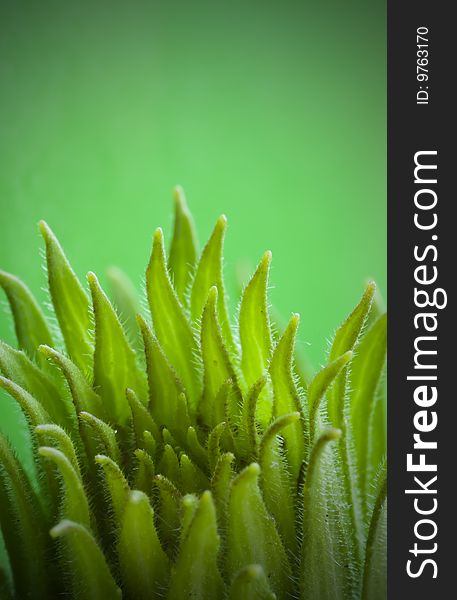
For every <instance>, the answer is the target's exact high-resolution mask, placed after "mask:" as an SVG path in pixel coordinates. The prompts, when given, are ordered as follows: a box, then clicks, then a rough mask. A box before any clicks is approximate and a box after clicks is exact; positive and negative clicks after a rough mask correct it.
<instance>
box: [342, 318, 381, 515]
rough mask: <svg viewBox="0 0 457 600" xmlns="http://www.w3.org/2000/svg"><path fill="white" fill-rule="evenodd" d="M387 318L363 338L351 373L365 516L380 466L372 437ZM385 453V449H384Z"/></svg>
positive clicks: (352, 422)
mask: <svg viewBox="0 0 457 600" xmlns="http://www.w3.org/2000/svg"><path fill="white" fill-rule="evenodd" d="M386 341H387V315H386V314H384V315H382V316H381V317H380V318H379V319H378V320H377V321H375V322H374V324H373V325H372V326H371V328H370V329H369V330H368V331H367V332H366V334H365V335H364V337H363V338H362V340H361V342H360V344H359V346H358V350H357V354H356V356H355V357H354V360H353V361H352V370H351V387H352V393H351V398H350V403H351V431H352V435H353V439H354V447H355V451H356V460H357V474H358V485H359V489H360V492H361V499H362V508H363V510H364V513H365V514H366V510H367V502H366V500H367V496H368V485H369V483H370V482H371V481H372V477H373V475H374V473H375V472H376V470H377V468H378V465H377V464H373V455H372V447H371V437H372V435H373V434H374V435H376V432H374V431H373V426H374V423H373V417H374V410H375V405H376V400H377V395H376V394H377V390H378V386H379V382H380V379H381V376H382V372H383V369H384V364H385V358H386ZM384 451H385V449H384Z"/></svg>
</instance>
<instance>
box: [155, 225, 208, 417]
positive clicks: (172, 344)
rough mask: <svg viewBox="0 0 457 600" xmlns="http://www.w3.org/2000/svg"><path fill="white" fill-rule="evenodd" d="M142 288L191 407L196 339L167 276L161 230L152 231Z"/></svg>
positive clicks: (195, 396) (195, 375) (195, 387)
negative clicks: (152, 237) (152, 236)
mask: <svg viewBox="0 0 457 600" xmlns="http://www.w3.org/2000/svg"><path fill="white" fill-rule="evenodd" d="M146 291H147V295H148V301H149V308H150V309H151V315H152V322H153V325H154V331H155V334H156V336H157V339H158V340H159V343H160V345H161V347H162V348H163V350H164V352H165V354H166V355H167V357H168V359H169V360H170V363H171V365H172V366H173V367H174V369H175V370H176V372H177V373H178V376H179V378H180V379H181V381H182V382H183V384H184V387H185V390H186V392H187V394H188V397H189V399H190V401H191V403H192V405H193V406H194V407H195V406H196V403H197V399H198V396H199V393H200V390H201V384H200V378H199V376H198V367H197V364H196V356H197V354H196V347H197V346H196V340H195V338H194V334H193V331H192V328H191V326H190V323H189V322H188V320H187V318H186V316H185V314H184V310H183V307H182V305H181V303H180V302H179V300H178V297H177V296H176V292H175V291H174V289H173V286H172V284H171V281H170V277H169V275H168V270H167V265H166V261H165V251H164V247H163V234H162V230H161V229H157V230H156V232H155V234H154V241H153V247H152V254H151V260H150V261H149V265H148V268H147V270H146Z"/></svg>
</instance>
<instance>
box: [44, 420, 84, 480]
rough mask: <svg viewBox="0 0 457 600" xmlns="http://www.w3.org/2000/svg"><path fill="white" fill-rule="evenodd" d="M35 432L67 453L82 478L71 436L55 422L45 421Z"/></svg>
mask: <svg viewBox="0 0 457 600" xmlns="http://www.w3.org/2000/svg"><path fill="white" fill-rule="evenodd" d="M35 433H36V434H37V435H38V436H39V437H41V438H43V439H44V440H46V443H47V444H51V443H52V444H53V445H54V446H55V447H56V448H57V449H58V450H60V451H61V452H62V453H63V454H65V456H66V458H68V460H69V461H70V463H71V466H72V467H73V469H74V470H75V473H76V474H77V476H78V478H79V479H81V470H80V468H79V461H78V457H77V455H76V450H75V447H74V445H73V442H72V440H71V438H70V436H69V435H68V434H67V433H66V432H65V431H64V430H63V429H62V427H59V425H56V424H55V423H44V424H41V425H37V426H36V427H35Z"/></svg>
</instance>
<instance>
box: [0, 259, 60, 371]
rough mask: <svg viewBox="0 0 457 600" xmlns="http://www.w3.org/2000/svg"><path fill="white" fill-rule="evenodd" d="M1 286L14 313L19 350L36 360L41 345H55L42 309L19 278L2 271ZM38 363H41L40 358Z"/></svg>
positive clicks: (43, 362) (0, 274)
mask: <svg viewBox="0 0 457 600" xmlns="http://www.w3.org/2000/svg"><path fill="white" fill-rule="evenodd" d="M0 286H2V288H3V290H4V292H5V294H6V297H7V298H8V302H9V304H10V307H11V312H12V313H13V318H14V328H15V330H16V337H17V341H18V344H19V348H20V349H21V350H24V351H25V352H27V354H28V356H29V357H30V358H35V357H36V351H37V348H38V346H39V345H40V344H48V345H50V346H52V345H53V341H52V336H51V332H50V330H49V327H48V324H47V323H46V319H45V318H44V315H43V313H42V311H41V308H40V307H39V305H38V302H37V301H36V300H35V298H34V296H33V295H32V293H31V292H30V290H29V288H28V287H27V286H26V285H25V283H23V282H22V281H21V280H20V279H19V278H18V277H15V276H14V275H10V274H9V273H5V272H4V271H0ZM38 361H39V362H40V357H38ZM40 364H41V366H43V364H45V361H44V360H41V363H40Z"/></svg>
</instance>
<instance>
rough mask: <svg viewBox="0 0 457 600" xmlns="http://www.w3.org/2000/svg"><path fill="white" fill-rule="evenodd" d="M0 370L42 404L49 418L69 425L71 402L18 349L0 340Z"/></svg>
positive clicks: (71, 417)
mask: <svg viewBox="0 0 457 600" xmlns="http://www.w3.org/2000/svg"><path fill="white" fill-rule="evenodd" d="M0 370H1V371H2V372H3V374H4V375H5V377H7V378H8V379H11V380H12V381H14V383H16V384H17V385H19V386H20V387H22V388H23V389H25V390H26V391H27V392H29V394H31V395H32V396H33V397H34V398H36V400H38V402H39V403H40V404H41V405H42V407H43V408H44V409H45V411H46V412H47V413H48V414H49V416H50V417H51V419H52V420H53V421H55V422H56V423H58V424H59V425H63V426H69V425H70V424H71V423H72V421H74V418H75V417H74V411H73V407H72V406H71V403H70V402H68V401H67V399H66V398H65V397H64V395H63V394H62V393H61V392H60V391H59V389H58V388H57V387H56V384H55V383H54V382H53V381H52V379H51V378H50V377H49V376H48V375H47V374H46V373H44V372H43V371H41V369H39V368H38V367H37V366H36V365H35V364H34V363H32V361H31V360H30V359H29V358H28V357H27V356H26V355H25V354H24V353H23V352H22V351H20V350H15V349H14V348H11V346H8V344H5V343H4V342H2V341H0Z"/></svg>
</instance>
